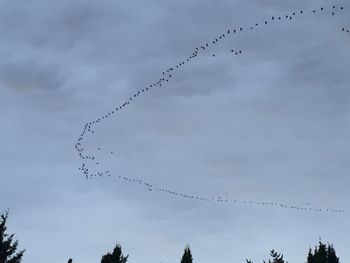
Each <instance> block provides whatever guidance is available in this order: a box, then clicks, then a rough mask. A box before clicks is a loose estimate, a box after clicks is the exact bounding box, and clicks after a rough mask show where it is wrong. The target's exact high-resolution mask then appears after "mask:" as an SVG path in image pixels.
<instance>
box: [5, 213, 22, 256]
mask: <svg viewBox="0 0 350 263" xmlns="http://www.w3.org/2000/svg"><path fill="white" fill-rule="evenodd" d="M7 218H8V212H6V213H4V214H1V219H0V263H20V262H21V261H22V257H23V253H24V250H21V251H19V252H16V250H17V247H18V240H16V241H14V240H13V237H14V234H11V235H9V234H6V230H7V227H6V221H7Z"/></svg>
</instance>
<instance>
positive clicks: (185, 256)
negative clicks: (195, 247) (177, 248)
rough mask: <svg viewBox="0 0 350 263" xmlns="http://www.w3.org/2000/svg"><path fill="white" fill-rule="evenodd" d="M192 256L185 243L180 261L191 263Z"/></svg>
mask: <svg viewBox="0 0 350 263" xmlns="http://www.w3.org/2000/svg"><path fill="white" fill-rule="evenodd" d="M192 261H193V258H192V253H191V249H190V246H189V245H186V247H185V250H184V254H183V256H182V259H181V263H192Z"/></svg>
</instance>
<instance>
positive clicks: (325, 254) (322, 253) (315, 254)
mask: <svg viewBox="0 0 350 263" xmlns="http://www.w3.org/2000/svg"><path fill="white" fill-rule="evenodd" d="M307 263H339V258H338V257H337V255H336V253H335V250H334V247H333V245H330V244H328V245H326V244H323V243H322V242H321V241H319V243H318V246H316V247H315V249H314V251H312V250H311V248H310V249H309V253H308V255H307Z"/></svg>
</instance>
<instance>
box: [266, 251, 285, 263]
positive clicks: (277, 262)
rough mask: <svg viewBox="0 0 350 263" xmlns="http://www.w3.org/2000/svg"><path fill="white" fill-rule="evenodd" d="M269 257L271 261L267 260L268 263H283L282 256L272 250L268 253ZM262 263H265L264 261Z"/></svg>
mask: <svg viewBox="0 0 350 263" xmlns="http://www.w3.org/2000/svg"><path fill="white" fill-rule="evenodd" d="M270 256H271V257H272V261H271V260H270V259H269V263H284V259H283V255H282V254H279V253H277V252H276V251H274V250H273V249H272V250H271V252H270ZM264 263H266V262H265V261H264Z"/></svg>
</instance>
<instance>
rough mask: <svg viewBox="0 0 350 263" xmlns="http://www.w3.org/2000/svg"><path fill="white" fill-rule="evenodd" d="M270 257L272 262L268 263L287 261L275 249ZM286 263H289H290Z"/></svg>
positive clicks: (248, 262) (251, 262) (249, 261)
mask: <svg viewBox="0 0 350 263" xmlns="http://www.w3.org/2000/svg"><path fill="white" fill-rule="evenodd" d="M270 256H271V257H272V261H271V260H270V259H269V262H268V263H285V261H284V259H283V255H282V254H279V253H277V252H276V251H275V250H273V249H272V250H271V251H270ZM263 262H264V263H266V262H265V261H263ZM246 263H253V261H251V260H248V259H246ZM286 263H288V261H287V262H286Z"/></svg>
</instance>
